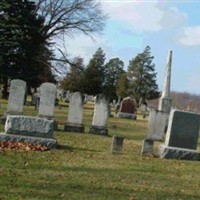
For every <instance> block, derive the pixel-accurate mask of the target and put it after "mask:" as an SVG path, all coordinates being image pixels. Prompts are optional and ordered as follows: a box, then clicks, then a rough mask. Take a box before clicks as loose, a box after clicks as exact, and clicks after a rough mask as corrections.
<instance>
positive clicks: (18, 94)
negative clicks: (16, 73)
mask: <svg viewBox="0 0 200 200" xmlns="http://www.w3.org/2000/svg"><path fill="white" fill-rule="evenodd" d="M25 91H26V82H24V81H22V80H19V79H15V80H12V81H11V85H10V92H9V99H8V107H7V112H6V113H7V114H22V112H23V105H24V97H25Z"/></svg>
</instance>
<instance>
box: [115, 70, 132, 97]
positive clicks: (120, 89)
mask: <svg viewBox="0 0 200 200" xmlns="http://www.w3.org/2000/svg"><path fill="white" fill-rule="evenodd" d="M128 88H129V81H128V79H127V74H126V73H125V72H124V73H122V74H121V75H120V77H119V80H118V83H117V89H116V94H117V96H118V97H121V98H125V97H127V96H128V95H129V90H128Z"/></svg>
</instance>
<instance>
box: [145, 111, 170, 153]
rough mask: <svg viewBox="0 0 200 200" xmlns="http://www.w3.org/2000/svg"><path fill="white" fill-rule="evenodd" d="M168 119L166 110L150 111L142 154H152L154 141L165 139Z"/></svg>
mask: <svg viewBox="0 0 200 200" xmlns="http://www.w3.org/2000/svg"><path fill="white" fill-rule="evenodd" d="M167 119H168V114H167V113H165V112H162V111H156V110H153V109H152V110H151V111H150V114H149V119H148V128H147V135H146V138H145V140H144V142H143V147H142V155H146V154H151V153H152V152H153V144H154V141H162V140H163V139H164V135H165V132H166V121H167ZM151 145H152V146H151ZM150 146H151V147H150ZM148 150H149V151H148Z"/></svg>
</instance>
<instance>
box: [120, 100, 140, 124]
mask: <svg viewBox="0 0 200 200" xmlns="http://www.w3.org/2000/svg"><path fill="white" fill-rule="evenodd" d="M136 110H137V109H136V101H135V100H134V99H133V98H131V97H126V98H124V99H123V100H122V102H121V105H120V109H119V112H118V113H117V116H118V117H120V118H129V119H135V120H136V118H137V117H136Z"/></svg>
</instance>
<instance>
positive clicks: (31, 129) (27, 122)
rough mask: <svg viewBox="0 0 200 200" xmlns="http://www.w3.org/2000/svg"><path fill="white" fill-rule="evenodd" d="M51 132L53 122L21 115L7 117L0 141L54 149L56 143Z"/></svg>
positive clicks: (0, 134)
mask: <svg viewBox="0 0 200 200" xmlns="http://www.w3.org/2000/svg"><path fill="white" fill-rule="evenodd" d="M53 130H54V122H53V120H48V119H45V118H39V117H30V116H23V115H8V117H7V120H6V123H5V133H0V141H2V142H6V141H7V142H8V141H9V142H23V143H31V144H35V145H37V144H39V145H43V146H46V147H48V148H56V147H57V141H56V140H55V139H54V138H53Z"/></svg>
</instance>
